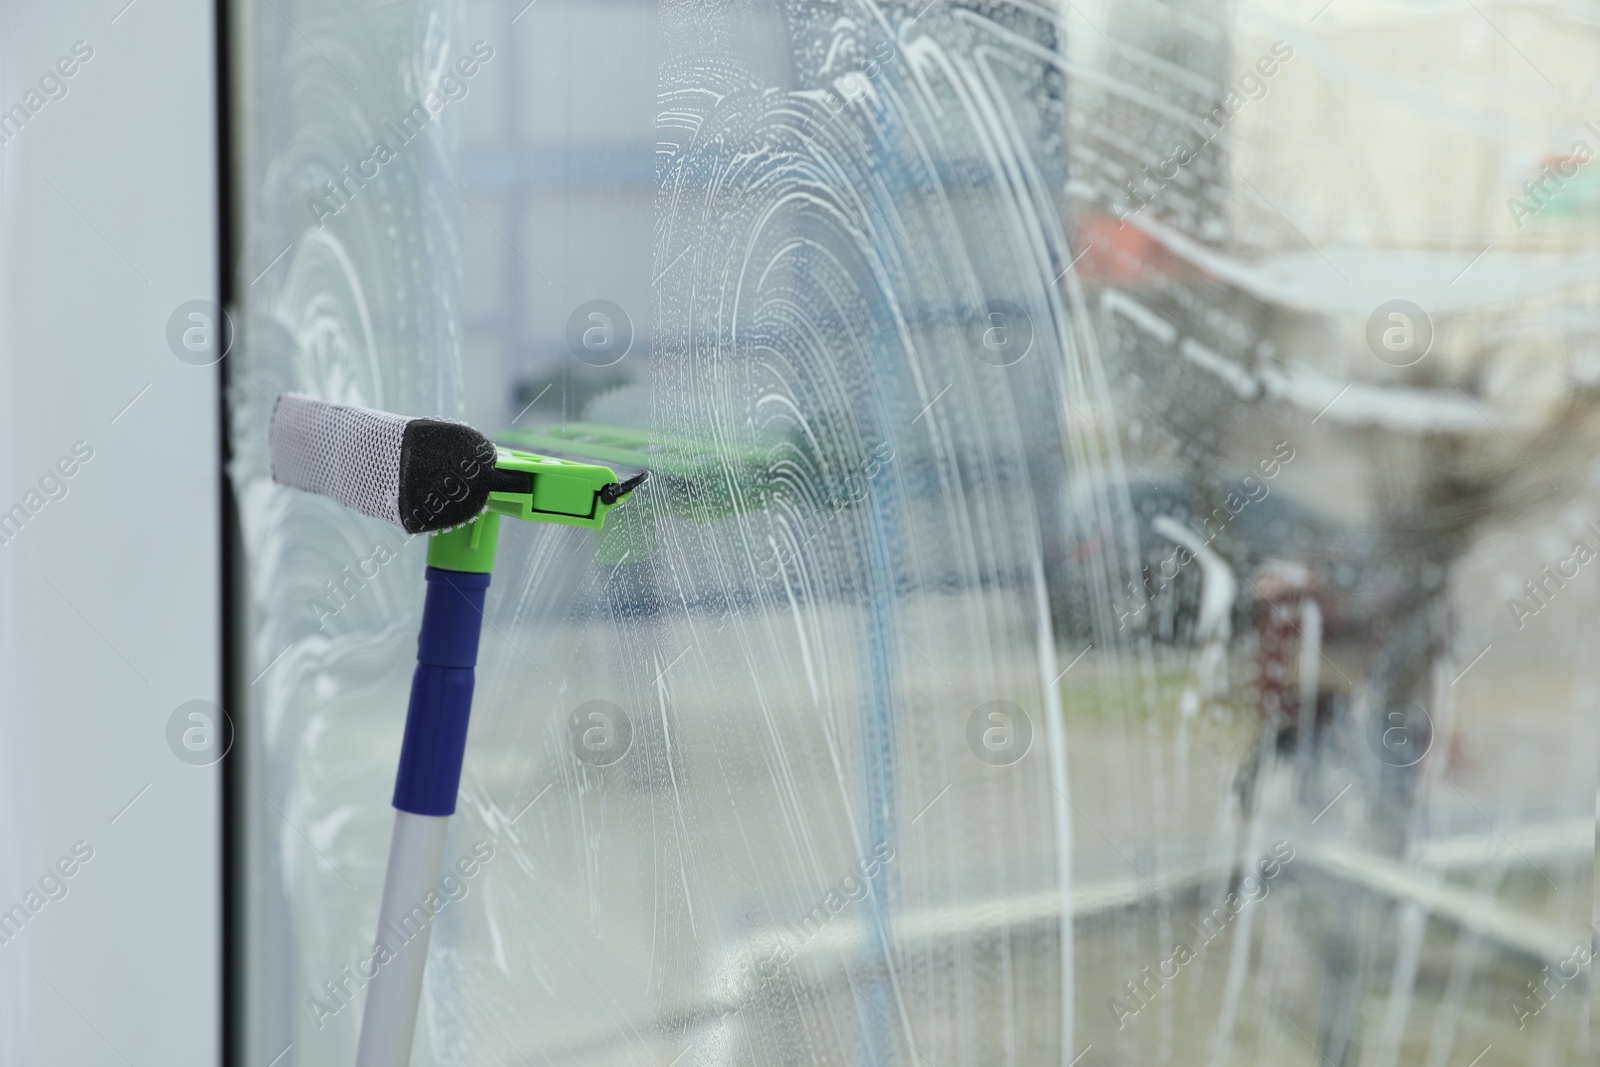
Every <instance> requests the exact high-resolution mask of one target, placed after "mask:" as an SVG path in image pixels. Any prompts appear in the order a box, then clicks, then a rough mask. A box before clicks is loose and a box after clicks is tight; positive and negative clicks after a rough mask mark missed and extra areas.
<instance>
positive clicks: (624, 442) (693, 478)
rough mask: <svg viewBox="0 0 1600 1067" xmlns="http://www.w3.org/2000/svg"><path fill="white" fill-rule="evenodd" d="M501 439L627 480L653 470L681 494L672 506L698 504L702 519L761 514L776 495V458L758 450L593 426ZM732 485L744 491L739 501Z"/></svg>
mask: <svg viewBox="0 0 1600 1067" xmlns="http://www.w3.org/2000/svg"><path fill="white" fill-rule="evenodd" d="M499 439H500V440H501V441H504V442H506V443H508V444H510V445H513V446H515V447H517V448H526V449H528V450H529V451H531V452H535V453H538V454H539V455H544V456H560V457H566V458H572V459H577V460H580V461H586V460H593V461H596V462H600V463H605V464H609V465H610V466H612V467H614V468H615V469H616V473H617V475H618V476H619V477H620V478H624V479H625V478H627V477H628V476H629V475H630V474H631V473H633V472H635V471H642V470H648V471H649V472H650V480H651V481H652V483H660V484H662V485H664V486H666V487H669V488H673V489H676V490H678V491H679V493H678V494H673V495H669V497H668V498H667V504H668V506H669V507H672V508H675V509H681V505H682V504H683V503H684V501H685V500H689V499H692V500H693V502H694V505H695V507H696V508H697V509H698V513H699V514H700V516H701V517H702V518H703V517H707V516H717V515H723V514H727V513H731V512H733V511H735V510H738V509H739V508H740V507H741V505H742V507H743V508H744V509H745V510H757V509H759V508H760V507H762V506H763V504H764V501H765V499H766V497H767V495H768V493H769V491H770V486H769V484H768V481H769V477H770V474H769V468H770V467H771V462H772V461H771V457H770V455H769V454H768V453H766V452H764V451H762V450H760V449H756V448H740V447H738V446H735V445H730V444H728V443H724V442H718V443H716V444H712V443H711V442H709V441H705V440H701V439H695V438H690V437H679V436H674V435H672V434H670V433H662V432H660V431H655V432H653V433H652V432H646V431H643V430H633V429H627V428H624V427H619V426H602V425H599V424H596V423H591V422H571V423H567V424H565V425H562V426H541V427H539V428H538V429H533V430H511V431H508V432H505V433H502V434H500V435H499ZM713 473H714V474H715V476H714V477H713V476H708V475H712V474H713ZM730 485H737V486H738V499H737V500H736V499H735V498H734V495H733V493H732V492H731V490H730V489H729V486H730ZM673 496H677V499H676V500H674V499H673Z"/></svg>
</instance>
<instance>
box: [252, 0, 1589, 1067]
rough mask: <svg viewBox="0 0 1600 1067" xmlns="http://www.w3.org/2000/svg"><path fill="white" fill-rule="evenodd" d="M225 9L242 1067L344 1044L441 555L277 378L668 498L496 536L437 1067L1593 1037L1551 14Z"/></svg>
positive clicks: (1577, 26) (1576, 413)
mask: <svg viewBox="0 0 1600 1067" xmlns="http://www.w3.org/2000/svg"><path fill="white" fill-rule="evenodd" d="M236 22H237V24H238V33H237V35H236V42H235V45H236V50H237V53H238V58H239V61H240V63H239V66H240V69H241V71H242V72H243V73H242V74H241V89H240V111H239V114H238V115H237V118H238V121H239V128H240V129H241V131H242V132H241V135H240V144H241V157H242V159H243V160H244V171H243V173H242V174H241V175H240V178H239V181H240V203H241V208H240V212H241V219H242V227H243V230H242V236H243V245H242V256H241V262H240V263H239V264H238V265H237V268H236V269H237V270H238V271H239V272H240V274H241V277H242V278H243V279H245V280H248V279H250V278H254V281H252V282H250V284H249V285H247V286H244V287H243V289H242V292H243V297H242V303H241V306H240V308H239V312H240V314H239V321H240V344H239V346H238V350H237V353H236V355H235V357H234V359H233V360H232V365H231V367H230V408H231V414H232V422H233V429H234V440H233V448H234V456H235V459H234V463H233V468H232V472H231V473H232V477H233V484H234V487H235V490H236V493H237V495H238V502H239V513H240V527H241V536H242V542H243V557H242V558H243V564H244V565H243V567H242V573H241V584H242V593H243V597H242V600H243V608H242V611H243V617H242V619H241V630H242V640H243V642H244V648H243V649H242V653H243V659H244V662H245V673H246V674H247V675H248V679H253V681H249V684H248V685H246V686H244V687H243V691H244V701H245V704H244V706H243V707H241V708H238V709H237V715H236V719H237V721H238V723H239V726H240V740H239V753H238V755H237V757H236V758H238V759H240V760H241V761H242V763H241V770H240V771H239V774H240V775H241V779H240V780H241V782H242V783H243V784H242V785H241V787H240V789H239V793H240V796H241V798H242V800H241V803H242V804H243V808H244V816H243V821H242V826H241V832H242V838H241V841H240V842H239V845H238V847H239V849H240V855H241V859H242V867H241V870H242V874H243V887H244V888H243V898H242V901H243V904H244V909H243V921H244V934H245V936H244V940H243V942H242V945H243V948H244V955H243V957H242V959H243V968H244V973H245V979H244V981H245V998H244V1003H245V1007H246V1019H245V1022H246V1027H245V1036H244V1038H243V1041H244V1043H245V1044H246V1046H247V1055H248V1057H249V1062H261V1063H266V1062H268V1061H270V1060H271V1058H272V1056H274V1055H278V1054H279V1053H280V1052H282V1051H283V1050H284V1049H285V1048H286V1046H292V1050H291V1051H289V1052H288V1057H289V1058H287V1059H285V1061H284V1062H286V1063H287V1062H293V1063H300V1064H343V1063H348V1062H351V1060H352V1058H353V1054H354V1048H355V1040H356V1034H357V1032H358V1029H359V1020H360V1013H361V1006H362V984H363V983H362V982H361V980H360V977H359V970H360V968H359V964H360V963H361V961H362V960H363V959H365V958H366V957H367V956H369V954H370V952H371V944H372V938H373V932H374V931H373V925H374V922H375V919H376V915H377V905H378V893H379V889H380V887H381V884H382V876H383V865H384V860H385V855H386V849H387V846H388V835H389V826H390V821H391V818H392V816H391V812H390V808H389V807H388V802H389V797H390V792H391V789H392V786H393V778H394V768H395V760H396V756H397V752H398V747H399V738H400V729H401V725H402V722H403V717H404V709H405V704H406V695H407V687H408V681H409V674H410V670H411V665H412V663H413V661H414V655H415V635H416V630H417V623H418V618H419V612H420V605H421V597H422V589H423V583H422V577H421V571H422V567H423V556H424V547H425V546H423V545H422V544H421V543H419V542H418V541H417V540H413V539H409V538H407V537H406V536H405V535H404V534H403V533H401V532H400V531H398V530H397V529H396V528H393V527H389V526H386V525H384V524H383V523H381V522H377V521H375V520H369V519H364V518H361V517H360V516H356V515H354V514H352V513H349V512H347V511H343V510H341V509H340V508H339V507H338V506H337V505H335V504H333V503H332V502H330V501H327V500H324V499H321V498H316V497H311V496H308V495H305V494H299V493H296V492H293V491H290V490H287V489H283V488H281V487H277V486H274V485H273V484H272V483H271V481H270V477H269V472H268V469H267V466H266V450H265V430H266V420H267V417H268V414H269V413H270V410H271V400H272V398H273V397H275V396H276V395H277V394H278V393H279V392H282V391H284V390H288V389H297V390H301V391H305V392H309V393H312V394H314V395H317V396H320V397H322V398H324V399H329V400H337V401H340V402H344V403H352V404H360V405H364V406H369V407H375V408H381V409H384V410H389V411H396V412H400V413H404V414H429V415H447V416H451V417H458V418H465V419H467V420H468V421H471V422H472V423H474V424H475V425H477V426H478V427H480V428H481V429H483V430H484V431H485V432H488V433H490V434H503V433H512V434H514V433H518V432H521V433H541V432H548V431H550V430H552V429H558V428H563V427H566V428H569V429H570V428H571V427H572V426H573V425H575V424H584V425H594V426H604V427H621V428H624V429H627V430H632V431H638V432H640V433H642V434H643V435H645V439H646V440H647V441H648V444H647V446H646V448H647V454H648V455H649V456H650V457H651V458H650V462H649V463H648V464H647V465H648V466H651V467H652V469H653V470H654V472H655V477H653V478H652V480H651V481H649V482H647V483H646V485H645V487H644V488H642V489H641V490H639V491H638V492H636V493H635V494H634V496H633V498H632V499H631V500H630V501H628V503H627V504H626V505H625V506H623V507H621V508H619V509H618V510H617V511H616V512H615V513H614V514H613V515H612V516H611V518H610V519H609V520H608V522H607V524H606V528H605V529H604V530H603V531H601V532H598V533H597V532H594V531H590V530H584V529H577V528H570V527H561V526H553V525H541V524H525V523H512V522H507V523H505V524H504V526H503V527H502V533H501V543H500V549H499V564H498V567H497V569H496V572H495V574H494V579H493V585H492V586H491V588H490V590H489V596H488V603H487V607H486V620H487V625H486V626H485V628H484V633H483V643H482V649H481V654H480V659H479V666H478V689H477V695H476V700H475V704H474V708H473V717H472V724H471V730H470V734H469V744H468V752H467V760H466V771H465V774H464V776H463V780H462V787H461V793H460V800H459V804H458V810H457V813H456V816H455V818H454V821H453V824H452V828H451V838H450V843H449V845H448V846H447V849H446V859H447V860H448V861H450V863H451V864H452V865H454V864H455V862H456V860H457V859H460V858H464V857H472V858H473V859H474V861H475V862H473V863H470V864H467V865H466V866H469V867H471V868H472V870H473V874H472V875H471V876H467V875H466V874H465V873H464V869H465V868H462V867H454V866H453V867H452V869H453V870H454V871H455V872H456V873H455V874H453V875H452V880H451V882H450V883H449V884H447V885H444V886H443V887H442V889H441V894H440V895H441V898H442V899H443V900H444V901H445V903H444V904H443V905H442V906H441V907H440V908H439V909H438V911H437V914H436V915H435V916H434V918H433V920H432V921H433V930H432V939H433V944H432V956H431V962H430V965H429V970H428V975H427V979H426V986H425V988H424V992H423V1014H422V1020H421V1023H420V1025H419V1029H418V1036H417V1051H416V1058H415V1060H414V1062H417V1063H441V1064H443V1063H558V1062H562V1063H593V1064H611V1063H617V1064H621V1063H630V1064H632V1063H639V1064H646V1063H650V1064H665V1063H677V1062H682V1063H685V1064H688V1063H695V1064H710V1063H728V1064H734V1063H739V1064H745V1063H749V1064H757V1063H763V1064H764V1063H799V1062H806V1063H811V1062H829V1063H848V1064H890V1063H894V1064H906V1065H912V1064H930V1065H931V1064H934V1063H962V1064H975V1063H1060V1064H1063V1065H1065V1064H1070V1063H1081V1064H1083V1065H1085V1067H1092V1065H1096V1064H1133V1063H1185V1064H1189V1063H1201V1062H1203V1063H1207V1064H1213V1065H1223V1064H1236V1063H1284V1064H1306V1065H1311V1064H1318V1063H1325V1064H1330V1065H1336V1067H1345V1065H1355V1064H1358V1063H1359V1064H1367V1065H1392V1064H1401V1063H1404V1064H1426V1065H1429V1067H1446V1065H1466V1064H1468V1063H1473V1064H1477V1065H1479V1067H1493V1065H1501V1064H1504V1065H1512V1064H1519V1065H1520V1064H1549V1065H1555V1064H1569V1063H1576V1062H1579V1061H1580V1059H1581V1058H1582V1057H1583V1054H1584V1053H1583V1050H1584V1049H1585V1048H1586V1047H1591V1046H1590V1045H1589V1042H1590V1033H1589V1019H1590V1015H1591V1004H1592V1003H1593V1002H1592V1000H1591V993H1590V981H1591V974H1592V965H1591V962H1590V961H1591V957H1592V955H1593V952H1594V937H1595V933H1594V930H1593V928H1592V926H1591V922H1592V919H1593V915H1594V899H1595V898H1594V894H1593V868H1594V854H1595V853H1594V841H1595V837H1594V811H1595V801H1596V759H1597V755H1600V737H1597V731H1596V723H1597V722H1600V717H1597V715H1596V710H1597V709H1596V699H1597V693H1600V675H1597V673H1596V668H1597V660H1596V657H1594V656H1593V655H1592V654H1589V649H1590V648H1591V647H1592V646H1593V642H1594V640H1595V638H1596V632H1595V627H1594V623H1593V620H1594V618H1595V614H1596V608H1597V607H1600V604H1597V595H1596V588H1597V587H1596V573H1597V565H1596V562H1595V561H1596V557H1597V555H1600V491H1597V488H1596V487H1597V485H1600V481H1597V478H1596V474H1597V471H1596V469H1595V465H1594V456H1595V443H1596V420H1595V408H1596V400H1597V388H1600V299H1597V298H1600V291H1597V289H1600V286H1597V279H1600V273H1597V268H1600V260H1597V254H1600V253H1597V243H1596V238H1597V236H1600V227H1597V223H1600V192H1597V190H1600V186H1597V184H1596V183H1597V181H1600V179H1597V178H1596V174H1597V173H1600V171H1596V170H1595V169H1594V168H1595V167H1596V166H1600V164H1597V163H1595V162H1594V155H1595V153H1596V152H1597V151H1600V83H1597V82H1596V81H1595V80H1594V79H1593V77H1592V72H1593V69H1594V66H1595V61H1596V59H1597V57H1600V24H1597V23H1596V22H1595V21H1594V20H1593V19H1592V18H1591V17H1590V16H1587V15H1584V14H1582V13H1581V12H1580V11H1579V10H1578V9H1577V8H1574V7H1572V6H1570V5H1561V4H1555V3H1549V4H1533V5H1526V4H1523V5H1511V4H1505V3H1488V2H1484V3H1478V4H1470V3H1469V4H1464V5H1459V6H1456V5H1442V6H1441V5H1432V6H1425V7H1407V6H1404V5H1395V4H1386V3H1374V2H1368V0H1336V2H1334V3H1332V4H1324V3H1322V0H1307V2H1305V3H1299V2H1296V3H1288V4H1281V3H1280V4H1266V3H1258V2H1253V0H1252V2H1243V3H1238V4H1233V5H1228V6H1223V7H1219V6H1217V5H1211V4H1199V3H1192V2H1166V3H1162V2H1154V0H1134V2H1131V3H1126V2H1124V3H1111V2H1080V3H1061V4H1051V3H1024V2H1015V3H998V2H997V3H976V2H969V0H931V2H926V0H915V2H913V3H906V4H897V3H886V4H873V3H854V2H843V3H812V2H798V0H795V2H788V0H785V2H754V0H753V2H749V3H728V4H699V3H689V2H672V3H666V4H662V5H655V4H650V3H643V2H638V0H617V2H614V3H604V4H596V3H583V2H577V0H539V2H538V3H536V4H527V5H526V6H524V3H523V2H522V0H509V2H498V0H493V2H492V0H472V2H468V3H466V4H465V5H461V4H447V3H443V2H433V0H411V2H407V3H401V4H393V5H384V6H381V7H372V6H368V5H359V4H355V3H331V4H330V3H310V2H299V0H278V2H277V3H274V4H268V5H255V4H248V3H239V4H237V5H236ZM275 257H277V258H275ZM248 679H247V680H248ZM1474 1057H1477V1059H1474Z"/></svg>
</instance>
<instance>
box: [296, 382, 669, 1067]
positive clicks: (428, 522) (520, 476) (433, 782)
mask: <svg viewBox="0 0 1600 1067" xmlns="http://www.w3.org/2000/svg"><path fill="white" fill-rule="evenodd" d="M595 437H596V433H595V432H585V433H577V434H570V435H566V436H564V437H561V438H560V439H559V440H558V441H556V442H555V443H558V444H559V445H560V446H561V454H560V455H545V454H542V453H536V452H525V451H520V450H518V449H513V448H506V447H500V446H497V445H496V444H495V443H494V442H493V441H491V440H490V439H489V438H488V437H486V436H484V435H483V434H481V433H479V432H478V431H477V430H475V429H473V428H472V427H471V426H468V425H467V424H465V423H462V422H456V421H453V420H448V419H433V418H411V417H407V416H403V415H392V414H389V413H387V412H382V411H372V410H368V409H366V408H358V407H350V406H347V405H344V404H331V403H327V402H325V401H322V400H317V399H315V398H313V397H309V396H305V395H303V394H299V393H285V394H284V395H282V396H280V397H279V398H278V402H277V404H276V405H275V406H274V408H273V413H272V426H271V430H270V432H269V439H270V446H271V452H272V477H273V480H275V481H277V482H280V483H281V484H284V485H288V486H292V487H294V488H296V489H303V490H307V491H309V492H313V493H320V494H322V495H324V496H328V497H332V498H333V499H334V500H337V501H338V502H339V503H341V504H344V505H345V506H346V507H349V508H352V509H353V510H355V511H358V512H360V513H361V514H363V515H369V516H371V517H373V518H376V519H383V520H384V521H386V522H392V523H394V524H395V525H396V526H399V527H400V528H401V529H403V530H405V531H406V532H407V533H411V534H424V533H425V534H430V535H431V536H430V538H429V540H428V566H427V570H426V572H425V573H426V579H427V584H428V590H427V597H426V599H425V601H424V604H423V609H422V628H421V632H420V634H419V635H418V637H417V668H416V673H415V674H413V675H412V679H411V701H410V705H409V707H408V709H407V712H406V725H405V734H404V737H403V739H402V741H401V745H400V768H399V772H398V773H397V774H396V776H395V787H394V808H395V821H394V836H393V837H392V839H391V840H390V844H389V868H388V873H387V874H386V875H385V877H384V883H383V900H382V903H381V904H380V906H379V910H378V933H377V938H376V945H375V947H374V951H373V959H374V960H375V961H376V962H377V969H376V973H375V974H374V975H373V976H372V978H371V980H370V981H369V982H368V984H367V1004H366V1012H365V1014H364V1015H363V1016H362V1020H361V1039H360V1044H359V1045H358V1048H357V1052H356V1065H357V1067H406V1064H408V1063H409V1061H410V1059H411V1043H412V1038H413V1036H414V1034H415V1032H416V1021H417V1003H418V1000H419V998H420V997H421V994H422V977H423V971H424V969H425V967H426V965H427V956H428V934H429V931H430V929H431V924H429V925H425V926H423V928H422V930H421V932H420V933H419V934H416V935H414V936H412V937H410V939H409V940H404V941H402V940H401V939H400V938H399V937H398V936H395V935H393V934H392V933H391V931H397V930H400V929H402V927H403V924H404V923H405V920H406V919H407V918H409V916H410V915H411V912H412V909H413V908H415V907H416V906H417V905H419V904H421V903H422V902H423V901H424V900H426V899H427V897H428V894H430V893H432V892H435V891H436V887H437V885H438V882H439V876H440V867H441V864H442V862H443V859H444V845H445V832H446V829H447V828H448V825H449V820H450V816H451V815H452V814H453V813H454V812H455V810H456V791H457V789H458V787H459V786H460V782H461V764H462V758H463V755H464V753H465V751H466V743H467V718H468V715H469V713H470V712H471V708H472V688H473V668H474V666H475V665H476V663H477V659H478V636H479V632H480V630H481V629H482V625H483V605H484V599H485V596H486V595H487V592H488V588H489V575H490V572H491V571H492V570H493V569H494V557H495V547H496V542H497V541H498V538H499V532H500V519H501V517H502V516H505V517H509V518H513V519H522V520H524V521H527V522H548V523H556V524H558V525H562V526H581V527H586V528H588V529H592V530H598V529H600V528H601V527H602V526H603V524H604V523H605V518H606V514H607V512H609V511H610V510H611V509H612V508H613V507H615V506H616V505H617V504H618V503H620V502H621V501H622V500H623V499H624V498H625V497H626V496H627V495H628V494H629V493H630V492H632V491H633V490H634V489H635V488H637V487H638V486H639V485H640V484H641V483H642V482H643V481H644V480H645V477H646V473H645V471H644V470H643V469H639V468H637V467H634V466H632V465H631V464H625V463H623V462H621V459H622V458H628V457H632V456H634V455H636V454H637V447H638V445H639V443H640V442H638V441H637V440H633V439H632V438H629V437H627V436H626V435H624V436H623V437H622V438H616V437H606V439H605V442H604V447H602V448H600V449H599V450H598V451H600V452H601V453H603V457H602V458H604V462H587V461H585V460H584V459H583V458H582V453H583V447H584V444H585V440H584V439H585V438H589V439H593V438H595ZM630 447H632V448H633V449H634V451H630V450H629V449H630ZM391 941H393V943H392V944H391Z"/></svg>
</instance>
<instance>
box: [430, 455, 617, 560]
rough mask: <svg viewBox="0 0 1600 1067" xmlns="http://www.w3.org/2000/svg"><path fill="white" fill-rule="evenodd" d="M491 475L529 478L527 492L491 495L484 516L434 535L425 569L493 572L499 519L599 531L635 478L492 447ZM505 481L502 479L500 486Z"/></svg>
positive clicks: (591, 465) (593, 466)
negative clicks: (623, 487) (618, 491)
mask: <svg viewBox="0 0 1600 1067" xmlns="http://www.w3.org/2000/svg"><path fill="white" fill-rule="evenodd" d="M494 465H495V469H496V470H497V471H513V472H518V473H522V474H526V475H527V476H528V491H527V492H521V491H507V490H501V489H495V490H492V491H491V492H490V493H489V504H488V508H487V510H485V511H484V512H483V514H481V515H479V516H478V517H477V518H475V519H473V520H472V521H471V522H469V523H467V524H466V525H464V526H459V527H457V528H455V529H453V530H446V531H444V532H442V533H436V534H434V535H433V536H432V538H431V539H430V540H429V543H428V566H430V567H443V568H446V569H448V570H456V571H473V572H477V573H480V574H487V573H488V572H490V571H492V570H493V569H494V556H495V548H496V546H497V544H498V542H499V538H500V517H501V516H502V515H504V516H506V517H507V518H512V519H521V520H523V521H524V522H548V523H555V524H556V525H558V526H582V527H585V528H586V529H590V530H599V529H601V528H602V527H604V525H605V521H606V515H607V514H608V513H609V512H610V511H611V509H612V508H614V507H616V506H618V505H619V504H621V503H622V501H623V500H625V499H627V497H626V494H624V495H622V496H620V497H617V498H614V499H613V500H612V501H611V502H610V503H607V501H606V499H605V497H606V494H607V491H608V490H611V489H614V488H615V487H616V486H617V485H618V483H619V482H624V481H626V480H628V479H629V478H630V477H631V476H633V475H634V474H635V473H636V472H635V471H633V470H627V469H626V467H625V468H624V472H623V473H622V477H620V478H619V477H618V474H619V472H617V471H614V470H612V469H611V468H610V467H606V466H602V465H601V464H598V463H586V462H582V461H579V460H573V459H566V458H561V457H557V456H545V455H539V454H537V453H533V452H523V451H520V450H518V449H513V448H505V447H501V446H496V448H495V461H494ZM503 480H505V479H504V478H502V481H503Z"/></svg>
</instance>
